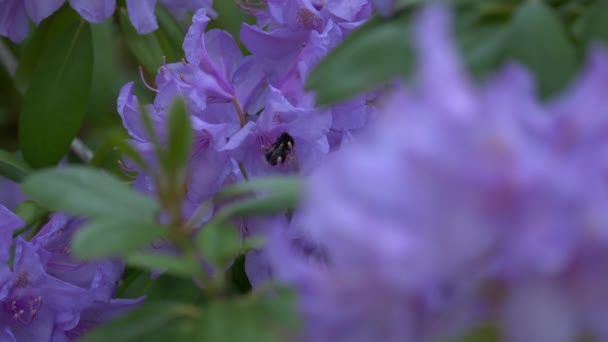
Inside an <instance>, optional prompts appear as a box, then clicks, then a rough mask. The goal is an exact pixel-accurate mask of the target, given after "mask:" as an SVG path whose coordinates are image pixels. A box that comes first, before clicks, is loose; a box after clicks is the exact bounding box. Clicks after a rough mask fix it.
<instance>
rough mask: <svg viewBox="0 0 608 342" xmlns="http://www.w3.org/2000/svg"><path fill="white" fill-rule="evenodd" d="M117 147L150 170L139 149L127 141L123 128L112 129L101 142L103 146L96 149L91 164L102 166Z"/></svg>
mask: <svg viewBox="0 0 608 342" xmlns="http://www.w3.org/2000/svg"><path fill="white" fill-rule="evenodd" d="M116 149H117V150H118V151H119V152H121V153H122V154H124V156H125V157H127V158H128V159H129V160H130V161H132V162H133V163H135V164H136V165H137V166H138V167H140V168H141V169H142V170H148V165H147V164H146V162H145V161H144V159H143V158H142V156H141V155H140V154H139V152H137V150H135V148H134V147H133V146H131V144H129V142H128V141H127V135H126V134H125V132H124V130H123V129H122V128H121V129H120V130H115V131H112V132H110V133H109V134H108V135H107V137H106V139H105V141H104V142H103V143H102V144H101V146H99V148H98V149H97V151H95V154H94V156H93V159H92V160H91V162H90V163H89V165H91V166H96V167H99V166H101V165H102V164H103V162H104V160H105V159H106V157H107V156H109V155H111V154H112V152H113V151H114V150H116Z"/></svg>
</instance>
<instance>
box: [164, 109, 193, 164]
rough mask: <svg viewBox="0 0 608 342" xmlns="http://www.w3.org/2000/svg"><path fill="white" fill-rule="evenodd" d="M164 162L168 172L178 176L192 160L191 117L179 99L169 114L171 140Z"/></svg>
mask: <svg viewBox="0 0 608 342" xmlns="http://www.w3.org/2000/svg"><path fill="white" fill-rule="evenodd" d="M168 140H169V141H168V147H167V151H166V152H165V153H164V157H163V160H164V162H165V167H166V168H167V171H169V172H170V173H171V174H176V173H177V172H179V170H182V169H183V168H184V166H185V165H186V162H187V161H188V159H189V158H190V151H191V150H192V140H193V132H192V125H191V123H190V115H189V114H188V112H187V110H186V105H185V103H184V101H183V100H182V99H177V100H176V101H175V102H174V103H173V106H172V107H171V111H170V113H169V139H168Z"/></svg>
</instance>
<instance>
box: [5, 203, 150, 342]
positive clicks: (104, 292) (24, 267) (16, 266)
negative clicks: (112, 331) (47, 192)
mask: <svg viewBox="0 0 608 342" xmlns="http://www.w3.org/2000/svg"><path fill="white" fill-rule="evenodd" d="M82 223H83V220H82V219H77V218H70V217H67V216H65V215H62V214H55V215H53V216H52V218H51V219H50V221H49V222H48V223H47V224H46V225H45V226H44V227H42V229H41V230H40V231H39V232H38V233H37V234H36V235H35V236H33V237H32V238H31V239H30V240H29V241H28V240H25V239H24V238H22V237H18V238H17V239H16V240H13V238H12V235H13V233H14V232H15V231H17V230H19V229H21V228H22V227H23V226H24V222H23V221H22V220H21V219H20V218H19V217H18V216H16V215H15V214H13V213H12V212H11V211H9V210H8V209H6V208H5V207H4V206H1V205H0V341H3V342H11V341H53V342H59V341H70V340H75V339H77V338H78V337H80V336H82V335H83V334H84V333H85V332H87V331H89V330H90V329H92V328H93V327H94V326H96V325H97V324H98V323H101V322H103V321H106V320H109V319H111V318H113V317H116V316H117V315H120V314H122V313H124V312H126V311H127V310H129V309H132V308H133V307H134V306H135V305H137V304H138V303H140V302H141V299H113V298H112V297H113V295H114V292H115V290H116V286H117V284H118V281H119V279H120V277H121V275H122V272H123V269H124V265H123V263H122V262H121V261H119V260H105V261H97V262H84V261H77V260H75V259H73V258H71V257H70V255H69V252H70V248H69V243H70V239H71V237H72V235H73V233H74V231H75V230H77V229H78V228H79V227H80V226H81V225H82ZM13 250H14V254H13V253H12V251H13Z"/></svg>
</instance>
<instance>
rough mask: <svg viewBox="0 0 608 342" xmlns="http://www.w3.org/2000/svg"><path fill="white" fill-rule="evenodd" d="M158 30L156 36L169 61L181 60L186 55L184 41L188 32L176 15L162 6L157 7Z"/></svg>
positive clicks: (155, 32)
mask: <svg viewBox="0 0 608 342" xmlns="http://www.w3.org/2000/svg"><path fill="white" fill-rule="evenodd" d="M156 19H157V20H158V30H156V31H154V36H155V37H156V40H157V41H158V43H159V45H160V47H161V49H162V50H163V52H164V54H165V56H166V57H167V59H168V60H169V61H179V60H180V59H182V58H183V57H184V52H183V49H182V42H183V41H184V38H185V37H186V33H185V32H184V30H183V29H182V27H181V26H180V24H179V22H177V20H176V19H175V17H174V16H173V15H172V14H171V13H169V11H167V10H166V9H165V8H163V7H161V6H157V7H156Z"/></svg>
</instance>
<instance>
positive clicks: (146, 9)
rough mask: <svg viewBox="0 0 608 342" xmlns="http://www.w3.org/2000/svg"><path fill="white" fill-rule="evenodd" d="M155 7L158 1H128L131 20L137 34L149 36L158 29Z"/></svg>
mask: <svg viewBox="0 0 608 342" xmlns="http://www.w3.org/2000/svg"><path fill="white" fill-rule="evenodd" d="M155 7H156V0H127V11H128V12H129V18H130V19H131V23H133V26H134V27H135V29H136V30H137V32H139V33H141V34H148V33H150V32H152V31H154V30H156V29H157V28H158V23H157V22H156V15H155V14H154V9H155Z"/></svg>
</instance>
